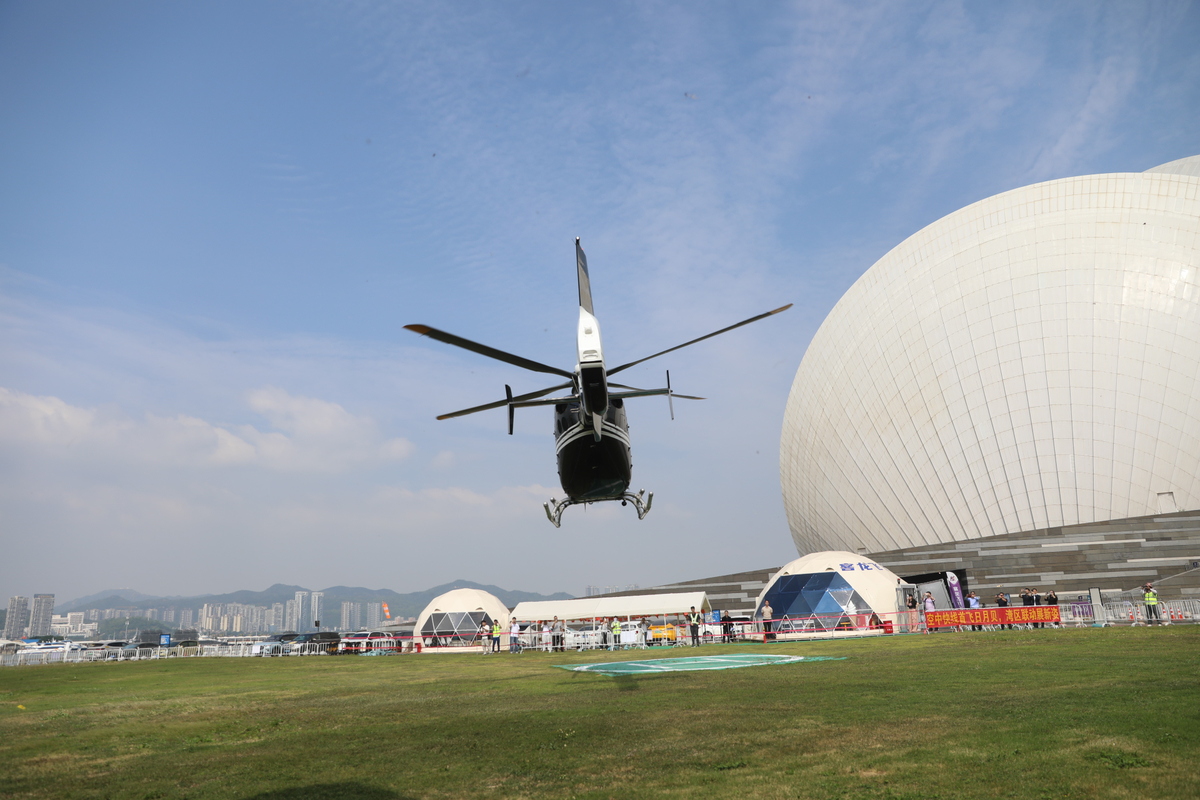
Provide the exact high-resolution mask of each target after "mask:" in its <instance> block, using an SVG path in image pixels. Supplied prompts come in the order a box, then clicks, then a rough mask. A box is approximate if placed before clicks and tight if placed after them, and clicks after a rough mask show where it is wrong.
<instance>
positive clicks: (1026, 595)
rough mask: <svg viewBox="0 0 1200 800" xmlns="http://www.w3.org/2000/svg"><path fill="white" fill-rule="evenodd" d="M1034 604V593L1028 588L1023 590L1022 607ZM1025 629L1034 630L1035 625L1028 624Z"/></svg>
mask: <svg viewBox="0 0 1200 800" xmlns="http://www.w3.org/2000/svg"><path fill="white" fill-rule="evenodd" d="M1033 604H1034V598H1033V591H1032V590H1030V588H1029V587H1028V586H1026V587H1025V588H1024V589H1022V590H1021V605H1023V606H1031V605H1033ZM1025 627H1027V628H1032V627H1033V623H1026V625H1025Z"/></svg>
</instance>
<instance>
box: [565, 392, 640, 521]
mask: <svg viewBox="0 0 1200 800" xmlns="http://www.w3.org/2000/svg"><path fill="white" fill-rule="evenodd" d="M607 406H608V407H607V409H605V412H604V414H603V415H602V420H603V422H602V424H601V428H600V436H599V438H598V439H597V437H596V435H595V429H594V426H593V420H592V419H589V418H588V417H587V416H586V415H585V411H584V408H583V405H582V404H581V403H580V402H579V401H578V400H571V401H569V402H565V403H558V404H557V405H555V406H554V441H555V449H556V450H557V452H558V481H559V483H561V484H562V488H563V491H564V492H566V493H567V497H569V498H571V500H573V501H575V502H578V503H591V502H595V501H597V500H620V499H621V498H622V496H623V495H624V494H625V492H626V491H628V489H629V482H630V481H631V480H632V479H633V456H632V453H631V451H630V449H629V424H628V422H626V419H625V402H624V401H623V400H622V399H620V398H610V399H608V403H607Z"/></svg>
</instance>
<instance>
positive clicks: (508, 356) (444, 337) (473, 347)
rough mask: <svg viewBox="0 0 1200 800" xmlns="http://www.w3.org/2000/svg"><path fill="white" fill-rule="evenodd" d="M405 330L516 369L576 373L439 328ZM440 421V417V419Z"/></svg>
mask: <svg viewBox="0 0 1200 800" xmlns="http://www.w3.org/2000/svg"><path fill="white" fill-rule="evenodd" d="M404 328H405V330H410V331H412V332H414V333H419V334H421V335H422V336H428V337H429V338H430V339H435V340H437V341H439V342H442V343H443V344H452V345H454V346H455V347H461V348H463V349H464V350H470V351H471V352H472V353H479V355H481V356H487V357H488V358H494V359H496V360H497V361H503V362H504V363H505V364H512V365H513V366H514V367H521V368H522V369H528V370H532V371H533V372H545V373H548V374H550V375H561V376H562V377H564V378H573V377H574V373H571V372H567V371H566V370H565V369H559V368H558V367H551V366H549V365H547V364H542V363H541V362H538V361H533V360H532V359H528V358H523V357H522V356H517V355H513V354H512V353H506V352H504V351H503V350H497V349H496V348H494V347H488V346H487V345H486V344H479V342H472V341H471V340H470V339H464V338H463V337H461V336H455V335H454V334H453V333H446V332H445V331H439V330H438V329H437V328H431V327H429V326H428V325H405V326H404ZM439 419H440V417H439Z"/></svg>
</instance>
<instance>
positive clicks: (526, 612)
mask: <svg viewBox="0 0 1200 800" xmlns="http://www.w3.org/2000/svg"><path fill="white" fill-rule="evenodd" d="M692 606H695V607H696V610H697V611H711V610H712V607H711V606H710V605H709V603H708V595H706V594H705V593H704V592H677V593H675V594H638V595H629V596H627V597H581V598H579V599H577V600H538V601H526V602H524V603H518V604H517V607H516V608H514V609H513V611H512V618H513V619H515V620H520V621H521V622H532V621H534V620H544V619H552V618H554V617H558V618H559V619H567V620H570V619H595V618H599V617H663V616H667V615H668V614H686V613H687V612H688V610H689V609H690V608H691V607H692Z"/></svg>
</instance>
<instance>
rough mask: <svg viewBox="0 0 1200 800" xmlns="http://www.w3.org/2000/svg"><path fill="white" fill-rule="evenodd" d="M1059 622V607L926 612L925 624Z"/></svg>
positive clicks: (962, 609)
mask: <svg viewBox="0 0 1200 800" xmlns="http://www.w3.org/2000/svg"><path fill="white" fill-rule="evenodd" d="M1058 621H1059V616H1058V606H1010V607H1009V608H955V609H950V610H948V611H926V612H925V624H926V625H927V626H928V627H930V628H941V627H946V626H949V625H1024V624H1028V623H1030V622H1058Z"/></svg>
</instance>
